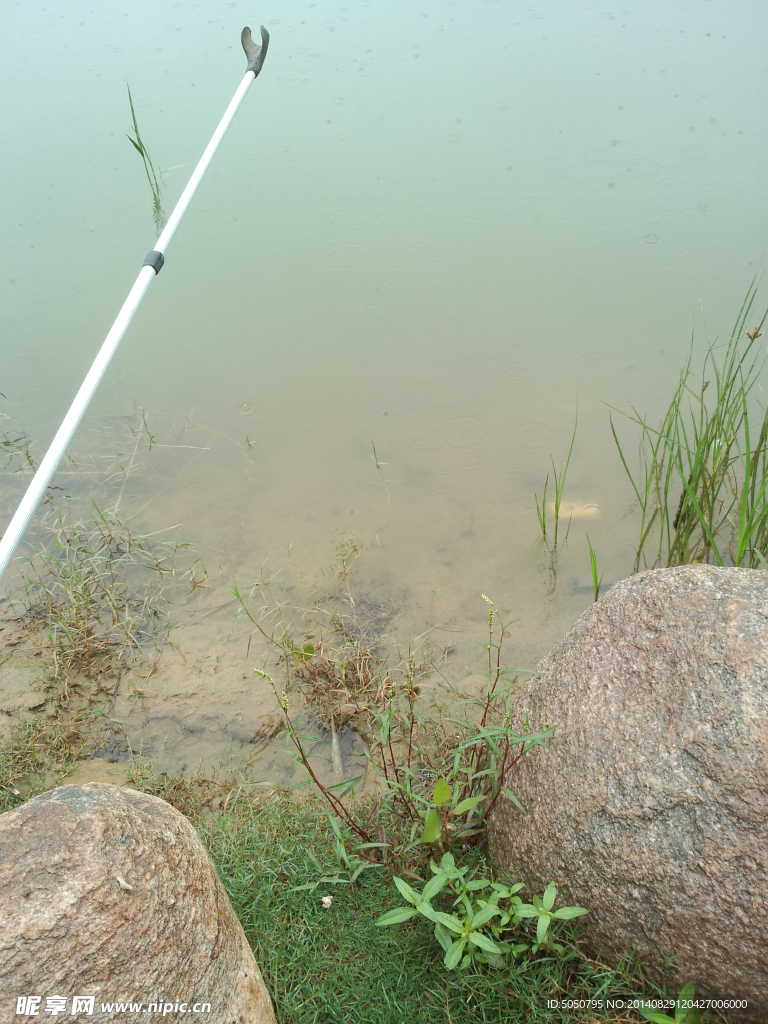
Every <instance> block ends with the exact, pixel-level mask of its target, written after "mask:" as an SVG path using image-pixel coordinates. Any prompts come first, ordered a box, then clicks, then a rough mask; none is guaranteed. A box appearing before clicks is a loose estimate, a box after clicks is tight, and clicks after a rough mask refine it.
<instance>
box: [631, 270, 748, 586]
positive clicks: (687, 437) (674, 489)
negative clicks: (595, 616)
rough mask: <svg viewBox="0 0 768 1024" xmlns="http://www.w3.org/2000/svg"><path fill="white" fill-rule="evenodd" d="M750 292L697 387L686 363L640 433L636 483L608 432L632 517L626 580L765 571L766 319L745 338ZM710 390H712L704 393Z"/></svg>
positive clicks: (713, 349) (637, 419)
mask: <svg viewBox="0 0 768 1024" xmlns="http://www.w3.org/2000/svg"><path fill="white" fill-rule="evenodd" d="M755 295H756V289H755V288H754V286H752V287H751V288H750V290H749V292H748V294H747V296H746V298H745V300H744V302H743V304H742V307H741V309H740V311H739V315H738V317H737V319H736V323H735V325H734V328H733V331H732V333H731V336H730V339H729V341H728V343H727V345H726V347H725V351H724V352H723V353H722V355H720V354H719V353H718V349H717V346H716V345H715V344H712V345H710V346H709V348H708V349H707V352H706V356H705V359H704V368H703V372H702V376H701V382H700V383H697V384H695V385H694V384H693V382H692V376H693V374H692V369H691V362H692V355H689V357H688V361H687V363H686V365H685V366H684V367H683V370H682V372H681V374H680V379H679V381H678V385H677V388H676V389H675V392H674V394H673V396H672V401H671V402H670V405H669V409H668V410H667V413H666V415H665V416H664V418H663V419H662V421H661V424H660V425H659V427H658V428H654V427H651V426H649V424H648V423H647V422H646V421H645V420H644V419H643V418H642V417H641V416H640V415H639V414H638V413H637V411H636V410H634V409H633V412H634V413H635V415H634V417H629V418H630V419H632V421H633V422H635V423H637V424H638V425H639V426H640V427H641V428H642V461H643V467H642V475H641V476H639V477H638V476H636V475H634V474H633V473H632V471H631V470H630V468H629V465H628V463H627V459H626V457H625V454H624V450H623V449H622V446H621V443H620V442H619V438H618V436H617V433H616V429H615V426H614V424H613V421H611V430H612V432H613V437H614V440H615V442H616V446H617V448H618V451H619V455H620V457H621V461H622V464H623V466H624V469H625V470H626V473H627V476H628V477H629V480H630V483H631V484H632V488H633V490H634V493H635V496H636V498H637V502H638V505H639V507H640V511H641V523H640V539H639V543H638V547H637V555H636V558H635V565H634V571H635V572H637V571H638V569H639V568H640V567H641V566H642V567H644V568H654V567H656V566H660V565H668V566H671V565H685V564H688V563H691V562H707V563H714V564H717V565H734V566H743V567H746V568H764V567H765V564H766V555H768V504H767V503H766V487H767V486H768V412H766V410H765V408H760V406H759V403H758V402H757V400H756V397H755V395H754V394H753V388H754V386H755V384H756V383H757V382H758V377H759V373H760V370H761V369H762V367H763V365H764V359H763V357H762V355H761V353H760V351H759V346H758V344H757V341H758V338H760V337H761V336H762V335H761V331H762V327H763V324H764V323H765V319H766V315H768V314H766V315H764V316H763V318H762V319H761V320H760V322H759V324H758V325H757V326H756V327H754V328H753V329H752V330H747V325H748V323H749V319H750V316H751V311H752V306H753V304H754V301H755ZM712 385H713V386H712Z"/></svg>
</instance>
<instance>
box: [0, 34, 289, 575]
mask: <svg viewBox="0 0 768 1024" xmlns="http://www.w3.org/2000/svg"><path fill="white" fill-rule="evenodd" d="M240 41H241V42H242V44H243V49H244V50H245V55H246V57H247V58H248V68H247V70H246V72H245V77H244V78H243V80H242V82H241V83H240V85H239V87H238V89H237V92H236V93H235V95H234V96H233V97H232V101H231V102H230V104H229V106H228V107H227V109H226V111H225V113H224V116H223V117H222V119H221V121H219V125H218V127H217V129H216V131H215V132H214V133H213V137H212V138H211V141H210V142H209V143H208V145H207V147H206V149H205V152H204V153H203V155H202V156H201V157H200V162H199V163H198V165H197V167H196V168H195V170H194V173H193V175H192V177H191V178H190V179H189V183H188V184H187V187H186V188H185V189H184V191H183V192H182V193H181V198H180V199H179V201H178V203H177V204H176V207H175V209H174V211H173V213H172V214H171V216H170V217H169V218H168V222H167V224H166V225H165V228H164V229H163V233H162V234H161V235H160V237H159V238H158V240H157V245H156V246H155V248H154V249H153V250H152V252H150V253H148V254H147V258H146V259H145V260H144V263H143V265H142V268H141V271H140V272H139V276H138V277H137V278H136V283H135V284H134V286H133V288H131V290H130V292H129V293H128V298H127V299H126V300H125V302H124V303H123V308H122V309H121V310H120V312H119V313H118V315H117V319H116V320H115V322H114V323H113V324H112V329H111V330H110V332H109V334H108V335H107V337H106V339H105V341H104V344H103V345H102V346H101V349H100V350H99V354H98V355H97V356H96V359H95V360H94V362H93V365H92V366H91V368H90V370H89V371H88V376H87V377H86V378H85V380H84V381H83V383H82V386H81V387H80V390H79V391H78V393H77V395H76V396H75V400H74V402H73V403H72V405H71V406H70V408H69V412H68V413H67V415H66V416H65V417H64V420H63V422H62V424H61V426H60V427H59V429H58V431H57V432H56V436H55V437H54V439H53V441H52V442H51V446H50V448H49V449H48V451H47V452H46V453H45V457H44V458H43V461H42V462H41V463H40V465H39V466H38V469H37V472H36V473H35V475H34V477H33V478H32V482H31V483H30V485H29V487H28V488H27V493H26V494H25V495H24V497H23V499H22V501H21V504H20V505H19V507H18V508H17V509H16V512H15V513H14V516H13V519H11V521H10V523H9V524H8V529H7V530H6V531H5V533H4V534H3V539H2V540H0V577H2V575H3V573H4V572H5V570H6V568H7V566H8V563H9V561H10V560H11V557H12V556H13V553H14V551H15V550H16V547H17V545H18V543H19V541H20V540H21V538H22V537H23V535H24V531H25V530H26V529H27V526H28V525H29V521H30V519H31V518H32V516H33V515H34V512H35V509H36V508H37V506H38V505H39V503H40V501H41V499H42V497H43V495H44V494H45V491H46V488H47V487H48V484H49V483H50V482H51V477H52V476H53V474H54V473H55V472H56V467H57V466H58V464H59V462H60V461H61V457H62V455H63V454H64V452H65V451H66V450H67V448H68V446H69V443H70V441H71V440H72V437H73V435H74V433H75V431H76V430H77V428H78V426H79V424H80V421H81V420H82V418H83V415H84V413H85V410H86V409H87V408H88V403H89V402H90V400H91V398H92V397H93V394H94V392H95V391H96V388H97V387H98V386H99V383H100V381H101V378H102V377H103V376H104V373H105V371H106V369H107V367H108V366H109V363H110V360H111V359H112V356H113V355H114V354H115V351H116V350H117V346H118V345H119V344H120V341H121V340H122V337H123V335H124V334H125V332H126V331H127V330H128V325H129V324H130V322H131V320H132V319H133V315H134V313H135V312H136V310H137V309H138V308H139V306H140V304H141V300H142V299H143V298H144V296H145V295H146V293H147V291H148V289H149V286H150V284H151V283H152V281H153V280H154V279H155V278H156V277H157V275H158V274H159V273H160V270H161V268H162V266H163V263H164V262H165V250H166V249H167V248H168V245H169V243H170V241H171V239H172V238H173V236H174V233H175V231H176V228H177V227H178V226H179V223H180V221H181V218H182V217H183V216H184V214H185V213H186V210H187V207H188V206H189V204H190V203H191V202H192V197H193V196H194V194H195V192H196V191H197V186H198V185H199V184H200V182H201V181H202V178H203V175H204V174H205V172H206V171H207V170H208V165H209V164H210V162H211V160H213V156H214V153H215V152H216V150H217V149H218V148H219V143H220V142H221V140H222V139H223V138H224V135H225V133H226V131H227V128H229V126H230V124H231V123H232V119H233V118H234V116H235V114H236V113H237V109H238V107H239V106H240V104H241V103H242V102H243V98H244V97H245V94H246V93H247V92H248V89H249V87H250V85H251V84H252V83H253V82H254V81H255V79H256V77H257V75H258V74H259V72H260V71H261V68H262V65H263V63H264V58H265V57H266V56H267V47H268V46H269V33H268V32H267V30H266V29H265V28H264V27H263V26H261V46H257V45H256V44H255V43H254V41H253V39H252V37H251V30H250V29H249V28H244V29H243V31H242V35H241V37H240Z"/></svg>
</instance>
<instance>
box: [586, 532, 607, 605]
mask: <svg viewBox="0 0 768 1024" xmlns="http://www.w3.org/2000/svg"><path fill="white" fill-rule="evenodd" d="M587 545H588V546H589V567H590V570H591V572H592V593H593V594H594V595H595V601H597V599H598V597H599V596H600V584H601V583H602V582H603V577H602V576H600V577H598V575H597V555H596V554H595V552H594V550H593V548H592V542H591V540H590V539H589V536H587Z"/></svg>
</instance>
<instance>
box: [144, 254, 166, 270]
mask: <svg viewBox="0 0 768 1024" xmlns="http://www.w3.org/2000/svg"><path fill="white" fill-rule="evenodd" d="M164 263H165V256H163V254H162V253H161V252H158V251H157V249H153V250H152V252H148V253H147V256H146V259H145V260H144V262H143V263H142V264H141V265H142V267H152V269H153V270H154V272H155V275H157V274H159V273H160V271H161V270H162V269H163V264H164Z"/></svg>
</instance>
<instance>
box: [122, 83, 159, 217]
mask: <svg viewBox="0 0 768 1024" xmlns="http://www.w3.org/2000/svg"><path fill="white" fill-rule="evenodd" d="M128 102H129V103H130V105H131V119H132V121H133V134H134V135H135V138H131V136H130V135H128V136H127V138H128V141H129V142H130V144H131V145H132V146H133V148H134V149H135V150H136V152H137V153H138V154H139V156H140V157H141V159H142V161H143V163H144V171H145V173H146V175H147V181H148V182H149V187H150V188H151V189H152V219H153V220H154V222H155V229H156V230H157V232H158V234H159V233H160V232H161V231H162V230H163V228H164V227H165V213H164V211H163V207H162V205H161V202H160V182H159V181H158V180H157V174H156V173H155V168H154V165H153V163H152V159H151V157H150V155H149V152H148V150H147V147H146V146H145V145H144V143H143V142H142V139H141V135H140V134H139V124H138V121H137V120H136V111H135V110H134V109H133V98H132V96H131V89H130V86H129V87H128Z"/></svg>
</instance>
